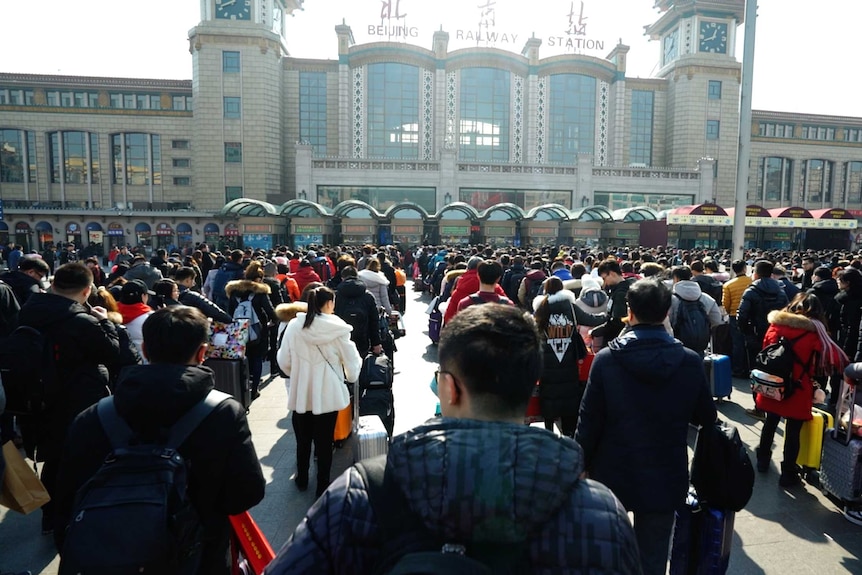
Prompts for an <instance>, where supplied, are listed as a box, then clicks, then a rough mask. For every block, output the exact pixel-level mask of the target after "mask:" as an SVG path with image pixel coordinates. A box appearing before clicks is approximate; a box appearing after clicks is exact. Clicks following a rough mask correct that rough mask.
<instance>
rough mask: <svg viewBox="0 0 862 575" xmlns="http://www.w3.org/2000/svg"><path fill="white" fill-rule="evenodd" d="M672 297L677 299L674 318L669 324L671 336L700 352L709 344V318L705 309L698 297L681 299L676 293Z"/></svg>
mask: <svg viewBox="0 0 862 575" xmlns="http://www.w3.org/2000/svg"><path fill="white" fill-rule="evenodd" d="M673 297H675V298H677V299H678V300H679V305H678V306H677V308H676V319H675V320H674V322H673V325H672V326H671V327H672V328H673V336H674V337H675V338H676V339H678V340H679V341H681V342H682V345H684V346H685V347H687V348H688V349H691V350H693V351H696V352H697V353H701V354H702V353H703V352H704V350H706V347H707V346H708V345H709V318H708V317H707V315H706V310H705V309H703V305H702V304H701V303H700V299H699V298H698V299H696V300H694V301H691V300H687V299H682V298H681V297H679V294H676V293H675V294H673Z"/></svg>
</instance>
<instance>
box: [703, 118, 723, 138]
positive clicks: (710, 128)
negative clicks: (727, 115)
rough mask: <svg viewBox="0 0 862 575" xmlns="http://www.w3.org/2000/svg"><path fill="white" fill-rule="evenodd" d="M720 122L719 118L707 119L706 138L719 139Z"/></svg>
mask: <svg viewBox="0 0 862 575" xmlns="http://www.w3.org/2000/svg"><path fill="white" fill-rule="evenodd" d="M720 124H721V123H720V122H719V121H718V120H707V121H706V139H707V140H717V139H718V132H719V126H720Z"/></svg>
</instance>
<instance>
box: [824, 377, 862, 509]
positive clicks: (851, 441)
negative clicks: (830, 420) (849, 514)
mask: <svg viewBox="0 0 862 575" xmlns="http://www.w3.org/2000/svg"><path fill="white" fill-rule="evenodd" d="M855 403H856V385H855V384H854V383H852V382H850V381H848V380H845V381H843V382H842V383H841V395H840V397H839V398H838V407H837V413H836V415H837V416H838V417H837V419H836V421H835V427H834V428H832V429H829V430H827V431H826V434H825V437H824V438H823V458H822V460H821V461H820V485H821V486H822V487H823V490H824V491H826V492H827V493H831V494H832V495H834V496H835V497H837V498H838V499H840V500H842V501H845V502H858V501H862V438H859V437H853V433H852V426H851V425H850V424H849V420H848V421H847V422H846V424H845V425H842V423H843V421H842V419H843V417H844V416H845V415H847V414H848V412H850V411H851V410H852V409H853V406H854V405H855Z"/></svg>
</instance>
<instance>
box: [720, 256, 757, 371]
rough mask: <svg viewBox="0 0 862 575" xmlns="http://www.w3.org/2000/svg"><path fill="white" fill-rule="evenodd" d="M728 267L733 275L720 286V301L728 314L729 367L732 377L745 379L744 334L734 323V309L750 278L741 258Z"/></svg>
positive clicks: (746, 358)
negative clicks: (730, 348) (730, 349)
mask: <svg viewBox="0 0 862 575" xmlns="http://www.w3.org/2000/svg"><path fill="white" fill-rule="evenodd" d="M730 267H731V269H732V270H733V275H734V276H735V277H734V278H733V279H731V280H728V281H727V282H725V284H724V285H723V286H722V287H721V301H722V304H723V305H724V309H726V310H727V314H728V315H729V316H730V339H731V340H732V342H733V348H732V351H731V354H730V368H731V371H732V372H733V377H741V378H745V379H747V378H748V373H749V370H750V366H749V365H748V355H747V354H746V352H745V336H744V335H743V334H742V332H741V331H739V327H738V326H737V323H736V311H737V310H738V309H739V302H741V301H742V293H743V292H744V291H745V289H746V288H747V287H748V286H750V285H751V278H750V277H749V276H748V275H747V274H746V271H747V267H748V266H747V265H746V263H745V262H744V261H743V260H734V261H733V263H732V264H730Z"/></svg>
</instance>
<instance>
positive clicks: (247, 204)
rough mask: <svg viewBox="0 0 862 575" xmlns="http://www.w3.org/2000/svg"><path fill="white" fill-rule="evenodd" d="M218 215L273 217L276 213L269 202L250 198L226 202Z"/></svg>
mask: <svg viewBox="0 0 862 575" xmlns="http://www.w3.org/2000/svg"><path fill="white" fill-rule="evenodd" d="M219 215H222V216H232V215H237V216H258V217H260V216H275V215H278V212H277V211H276V209H275V206H273V205H272V204H270V203H269V202H262V201H260V200H254V199H251V198H238V199H236V200H233V201H231V202H228V203H227V204H226V205H225V207H223V208H222V209H221V212H220V213H219Z"/></svg>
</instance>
